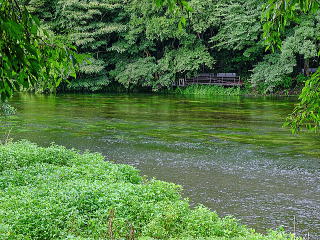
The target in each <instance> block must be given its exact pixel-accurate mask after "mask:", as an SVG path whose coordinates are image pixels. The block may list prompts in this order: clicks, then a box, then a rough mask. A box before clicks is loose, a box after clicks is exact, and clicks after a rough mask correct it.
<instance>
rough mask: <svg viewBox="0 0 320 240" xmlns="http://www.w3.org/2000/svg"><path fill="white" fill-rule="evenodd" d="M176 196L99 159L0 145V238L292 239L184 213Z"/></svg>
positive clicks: (206, 214) (204, 213) (57, 149)
mask: <svg viewBox="0 0 320 240" xmlns="http://www.w3.org/2000/svg"><path fill="white" fill-rule="evenodd" d="M180 192H181V188H180V187H179V186H177V185H175V184H172V183H167V182H162V181H157V180H146V179H145V178H144V177H142V176H141V175H140V174H139V171H138V170H137V169H135V168H133V167H131V166H129V165H122V164H113V163H111V162H109V161H105V160H104V157H103V156H102V155H100V154H92V153H84V154H79V153H77V152H76V151H75V150H68V149H66V148H64V147H61V146H50V147H48V148H42V147H39V146H37V145H35V144H32V143H30V142H27V141H20V142H16V143H8V144H6V145H1V146H0V201H1V206H0V226H1V228H0V238H1V239H57V238H59V239H61V238H63V239H102V238H103V239H203V238H206V239H243V240H244V239H257V240H258V239H259V240H263V239H268V240H273V239H294V237H293V235H288V234H285V233H284V232H275V231H271V232H270V233H269V234H268V235H261V234H259V233H255V232H254V231H253V230H251V229H249V228H247V227H246V226H244V225H241V224H240V223H238V221H237V220H235V219H234V218H231V217H225V218H220V217H219V216H218V215H217V214H216V213H214V212H212V211H209V210H208V209H207V208H205V207H203V206H198V207H196V208H195V209H192V208H190V206H189V203H188V201H187V200H186V199H182V197H181V195H180ZM296 239H297V238H296Z"/></svg>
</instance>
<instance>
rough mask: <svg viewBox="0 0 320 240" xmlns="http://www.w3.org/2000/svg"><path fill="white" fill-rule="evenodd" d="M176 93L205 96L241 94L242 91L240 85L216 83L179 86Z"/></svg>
mask: <svg viewBox="0 0 320 240" xmlns="http://www.w3.org/2000/svg"><path fill="white" fill-rule="evenodd" d="M174 93H176V94H182V95H203V96H239V95H242V94H243V93H242V91H241V89H240V88H239V87H229V88H226V87H221V86H215V85H198V84H194V85H190V86H187V87H177V88H176V89H175V90H174Z"/></svg>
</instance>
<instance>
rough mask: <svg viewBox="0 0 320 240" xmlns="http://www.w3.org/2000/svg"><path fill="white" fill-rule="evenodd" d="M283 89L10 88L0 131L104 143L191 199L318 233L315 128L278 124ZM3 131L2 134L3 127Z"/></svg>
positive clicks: (284, 106)
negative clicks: (15, 91)
mask: <svg viewBox="0 0 320 240" xmlns="http://www.w3.org/2000/svg"><path fill="white" fill-rule="evenodd" d="M294 101H295V99H290V98H277V99H271V98H245V97H217V98H210V99H206V98H195V97H177V96H157V95H156V96H155V95H130V96H129V95H60V96H42V95H19V96H16V97H15V98H14V99H12V105H14V106H15V107H16V108H17V109H18V114H17V115H16V116H12V117H9V118H0V121H1V128H0V131H1V134H3V133H5V132H6V131H8V130H9V129H12V130H11V135H12V137H13V138H14V139H16V140H17V139H22V138H25V139H29V140H31V141H34V142H37V143H39V144H40V145H48V144H50V143H51V142H55V143H57V144H62V145H65V146H67V147H74V148H78V149H82V150H85V149H89V150H90V151H98V152H101V153H103V154H104V155H105V156H106V158H107V159H110V160H112V161H115V162H117V163H128V164H130V165H134V166H136V167H137V168H139V169H140V170H141V171H142V173H143V174H145V175H148V176H150V177H156V178H158V179H161V180H165V181H171V182H175V183H177V184H180V185H182V186H183V188H184V195H185V196H186V197H189V198H190V200H191V202H192V204H199V203H201V204H204V205H205V206H207V207H209V208H211V209H213V210H215V211H217V212H218V213H219V214H220V215H222V216H225V215H233V216H235V217H237V218H239V219H241V222H242V223H245V224H248V225H249V226H251V227H254V228H256V229H257V230H258V231H262V232H263V231H265V230H266V228H276V227H277V226H281V225H282V226H284V227H285V228H286V229H287V230H289V231H293V230H294V227H293V226H294V221H293V219H294V218H295V219H296V224H295V229H296V232H297V233H298V234H299V235H300V236H306V234H307V233H308V232H309V233H310V236H312V239H320V185H319V183H320V147H319V143H320V138H319V137H318V136H316V135H312V134H303V135H299V136H294V135H291V134H290V132H289V131H288V130H287V129H283V128H281V125H282V123H283V121H284V119H285V117H286V114H288V113H289V112H290V111H291V110H292V108H293V104H294ZM2 136H3V135H2Z"/></svg>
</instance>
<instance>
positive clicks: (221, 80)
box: [175, 73, 243, 87]
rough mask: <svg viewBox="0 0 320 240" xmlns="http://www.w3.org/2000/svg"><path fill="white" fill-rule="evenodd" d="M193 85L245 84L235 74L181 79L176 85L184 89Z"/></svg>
mask: <svg viewBox="0 0 320 240" xmlns="http://www.w3.org/2000/svg"><path fill="white" fill-rule="evenodd" d="M192 84H201V85H219V86H242V85H243V82H242V81H241V78H240V76H236V74H235V73H218V74H213V73H202V74H199V75H198V76H196V77H194V78H181V79H179V80H178V82H177V83H176V84H175V85H176V86H180V87H184V86H188V85H192Z"/></svg>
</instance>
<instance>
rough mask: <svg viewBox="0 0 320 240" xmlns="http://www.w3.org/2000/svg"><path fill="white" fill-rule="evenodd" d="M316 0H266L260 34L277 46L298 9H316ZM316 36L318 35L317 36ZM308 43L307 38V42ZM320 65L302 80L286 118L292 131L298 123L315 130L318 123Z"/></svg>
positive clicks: (306, 11)
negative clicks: (311, 74) (304, 81)
mask: <svg viewBox="0 0 320 240" xmlns="http://www.w3.org/2000/svg"><path fill="white" fill-rule="evenodd" d="M319 6H320V3H319V2H318V1H317V0H291V1H289V0H281V1H280V0H269V1H268V4H267V5H266V10H265V13H264V19H265V20H266V23H265V24H264V36H265V38H266V41H267V43H268V44H269V46H271V47H273V48H274V46H276V47H279V48H280V47H281V43H282V39H281V36H282V33H283V31H284V30H285V28H286V27H287V26H288V25H289V24H290V22H292V21H297V19H299V15H300V14H301V12H304V13H306V14H308V15H310V14H312V13H313V12H316V11H318V10H319ZM317 37H318V36H317ZM309 43H310V42H309ZM319 97H320V68H319V69H318V71H317V72H316V73H315V74H314V75H313V76H312V77H311V78H310V79H309V80H307V81H306V83H305V87H304V88H303V90H302V92H301V94H300V96H299V99H300V102H299V104H298V105H297V106H296V107H295V109H294V111H293V113H292V114H291V115H290V116H289V118H288V119H287V123H286V125H289V126H290V127H291V129H292V131H293V132H296V131H298V130H299V129H300V128H301V127H306V128H307V129H309V130H311V131H315V132H317V131H319V127H320V98H319Z"/></svg>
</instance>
